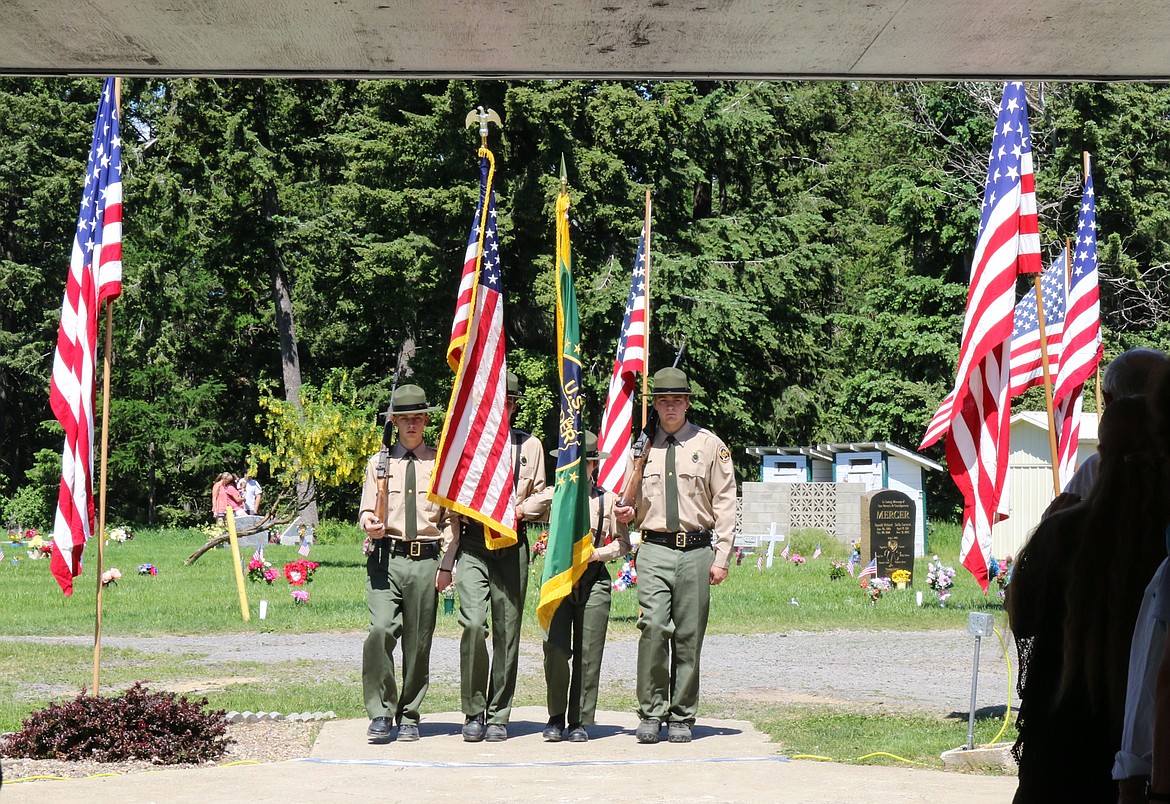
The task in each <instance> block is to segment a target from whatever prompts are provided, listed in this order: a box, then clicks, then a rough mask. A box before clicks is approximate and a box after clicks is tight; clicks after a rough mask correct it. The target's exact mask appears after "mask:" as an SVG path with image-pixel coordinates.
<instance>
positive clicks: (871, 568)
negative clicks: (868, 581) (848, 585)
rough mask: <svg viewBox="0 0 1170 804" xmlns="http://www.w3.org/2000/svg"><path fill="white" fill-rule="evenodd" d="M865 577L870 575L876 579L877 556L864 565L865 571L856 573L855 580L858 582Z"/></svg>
mask: <svg viewBox="0 0 1170 804" xmlns="http://www.w3.org/2000/svg"><path fill="white" fill-rule="evenodd" d="M867 575H872V576H874V577H875V578H876V577H877V556H874V557H873V560H872V561H870V562H869V563H868V564H866V565H865V569H863V570H862V571H861V572H859V573H857V580H859V581H860V580H861V579H862V578H865V577H866V576H867Z"/></svg>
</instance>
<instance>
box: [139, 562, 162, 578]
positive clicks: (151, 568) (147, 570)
mask: <svg viewBox="0 0 1170 804" xmlns="http://www.w3.org/2000/svg"><path fill="white" fill-rule="evenodd" d="M138 574H139V575H158V567H156V566H155V565H154V564H139V565H138Z"/></svg>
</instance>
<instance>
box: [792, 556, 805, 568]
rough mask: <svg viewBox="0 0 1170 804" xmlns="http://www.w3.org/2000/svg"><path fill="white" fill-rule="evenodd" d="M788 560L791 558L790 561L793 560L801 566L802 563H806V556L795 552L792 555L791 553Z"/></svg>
mask: <svg viewBox="0 0 1170 804" xmlns="http://www.w3.org/2000/svg"><path fill="white" fill-rule="evenodd" d="M788 560H789V562H791V563H793V564H795V565H796V566H798V567H799V566H800V565H801V564H803V563H804V556H802V555H801V554H800V553H793V554H792V555H790V556H789V557H788Z"/></svg>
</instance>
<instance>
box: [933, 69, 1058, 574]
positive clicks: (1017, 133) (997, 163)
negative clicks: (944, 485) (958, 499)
mask: <svg viewBox="0 0 1170 804" xmlns="http://www.w3.org/2000/svg"><path fill="white" fill-rule="evenodd" d="M1038 226H1039V221H1038V219H1037V216H1036V188H1035V177H1034V176H1033V174H1032V134H1031V131H1030V130H1029V128H1028V114H1027V99H1026V98H1025V95H1024V85H1023V84H1022V83H1020V82H1015V83H1009V84H1006V85H1005V86H1004V89H1003V98H1002V100H1001V101H1000V106H999V117H998V119H997V120H996V125H995V136H994V137H993V139H992V142H991V157H990V159H989V161H988V166H987V187H986V189H985V190H984V195H983V209H982V214H981V217H980V221H979V237H978V239H977V240H976V243H975V255H974V259H973V261H972V264H971V288H970V291H969V295H968V297H967V312H966V316H965V318H964V321H963V339H962V342H961V344H960V346H959V366H958V370H957V372H956V377H955V388H954V390H953V391H951V392H950V394H948V395H947V397H946V399H944V400H943V402H942V404H941V405H940V406H939V409H938V411H937V412H936V413H935V414H934V418H933V419H931V422H930V424H929V426H928V427H927V430H926V435H925V437H924V438H923V439H922V444H921V445H920V446H919V449H926V448H927V447H929V446H930V445H931V444H933V443H935V442H936V441H938V440H939V439H940V438H942V436H943V435H944V434H946V433H948V432H949V433H950V437H949V438H948V439H947V464H948V466H949V468H950V472H951V477H952V478H953V479H954V481H955V485H957V486H958V487H959V490H960V491H962V493H963V539H962V544H961V546H960V549H959V557H960V560H961V561H962V562H963V566H965V567H966V568H967V569H968V570H969V571H970V572H971V574H972V575H974V576H975V580H976V581H978V582H979V585H980V586H981V587H983V590H984V591H985V592H986V591H987V561H988V559H989V558H990V555H991V526H992V525H993V524H994V523H995V522H998V521H999V520H1000V519H1004V518H1006V517H1007V502H1008V500H1007V497H1008V495H1007V494H1006V493H1005V492H1006V486H1007V463H1008V441H1009V428H1008V422H1009V419H1010V417H1011V397H1010V396H1009V393H1008V392H1009V390H1010V383H1009V381H1008V380H1009V374H1008V364H1009V350H1010V342H1011V336H1012V312H1013V308H1014V307H1015V281H1016V274H1017V273H1034V272H1036V271H1039V270H1040V268H1041V264H1040V235H1039V229H1038Z"/></svg>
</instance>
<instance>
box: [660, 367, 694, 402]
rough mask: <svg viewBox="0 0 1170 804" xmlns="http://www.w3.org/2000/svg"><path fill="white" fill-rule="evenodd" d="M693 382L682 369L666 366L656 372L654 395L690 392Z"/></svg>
mask: <svg viewBox="0 0 1170 804" xmlns="http://www.w3.org/2000/svg"><path fill="white" fill-rule="evenodd" d="M690 392H691V383H690V380H688V379H687V375H686V372H685V371H683V370H682V369H677V368H673V367H670V366H668V367H666V368H663V369H658V371H656V372H654V390H653V391H651V393H652V394H653V395H654V396H658V395H660V394H689V393H690Z"/></svg>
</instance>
